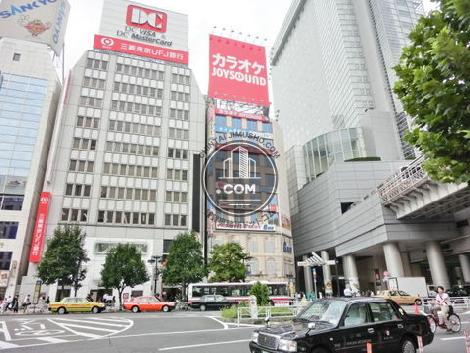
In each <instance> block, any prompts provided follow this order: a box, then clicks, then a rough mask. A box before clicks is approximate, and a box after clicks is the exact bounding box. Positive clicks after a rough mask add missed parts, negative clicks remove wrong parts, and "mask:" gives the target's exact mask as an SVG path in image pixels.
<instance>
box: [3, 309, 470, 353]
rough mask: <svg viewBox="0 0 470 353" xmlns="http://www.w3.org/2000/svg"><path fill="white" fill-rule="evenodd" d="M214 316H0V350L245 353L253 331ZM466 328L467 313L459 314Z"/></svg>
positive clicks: (459, 343) (437, 350)
mask: <svg viewBox="0 0 470 353" xmlns="http://www.w3.org/2000/svg"><path fill="white" fill-rule="evenodd" d="M217 314H218V313H217V312H212V313H211V312H204V313H201V312H171V313H138V314H131V313H117V314H116V313H113V314H111V313H110V314H106V313H102V314H97V315H90V314H68V315H62V316H59V315H37V316H21V315H18V316H4V317H0V350H3V351H5V352H25V353H79V352H80V353H82V352H86V353H157V352H175V353H189V352H191V353H220V352H223V353H248V352H249V350H248V342H249V339H250V336H251V332H252V330H253V327H251V326H249V327H236V326H235V325H227V324H224V323H222V322H220V321H219V320H218V318H217V317H216V316H217ZM461 317H462V321H463V323H464V328H467V329H470V312H469V313H468V314H463V315H462V316H461ZM424 352H425V353H443V352H445V353H462V352H465V341H464V337H463V334H459V335H454V334H448V333H446V332H443V331H440V332H438V333H437V334H436V336H435V339H434V342H433V344H432V345H430V346H426V347H425V349H424Z"/></svg>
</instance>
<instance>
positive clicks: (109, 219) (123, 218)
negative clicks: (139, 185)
mask: <svg viewBox="0 0 470 353" xmlns="http://www.w3.org/2000/svg"><path fill="white" fill-rule="evenodd" d="M98 223H114V224H139V225H154V224H155V214H153V213H144V212H124V211H98Z"/></svg>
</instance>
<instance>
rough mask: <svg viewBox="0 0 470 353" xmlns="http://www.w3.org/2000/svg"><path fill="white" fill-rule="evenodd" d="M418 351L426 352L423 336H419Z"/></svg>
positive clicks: (420, 352)
mask: <svg viewBox="0 0 470 353" xmlns="http://www.w3.org/2000/svg"><path fill="white" fill-rule="evenodd" d="M418 352H419V353H424V346H423V337H422V336H418Z"/></svg>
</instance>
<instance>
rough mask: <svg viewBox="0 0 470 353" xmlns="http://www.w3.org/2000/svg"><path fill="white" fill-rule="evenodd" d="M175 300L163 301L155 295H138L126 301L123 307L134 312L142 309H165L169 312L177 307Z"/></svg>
mask: <svg viewBox="0 0 470 353" xmlns="http://www.w3.org/2000/svg"><path fill="white" fill-rule="evenodd" d="M175 305H176V303H175V302H162V301H160V300H159V299H157V298H155V297H136V298H132V299H131V300H130V301H128V302H125V303H124V305H123V307H124V309H125V310H130V311H132V312H133V313H138V312H141V311H164V312H168V311H171V310H173V309H174V308H175Z"/></svg>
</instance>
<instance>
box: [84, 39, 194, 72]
mask: <svg viewBox="0 0 470 353" xmlns="http://www.w3.org/2000/svg"><path fill="white" fill-rule="evenodd" d="M93 48H95V49H102V50H112V51H117V52H121V53H126V54H132V55H137V56H144V57H146V58H152V59H158V60H164V61H171V62H174V63H179V64H186V65H187V64H188V52H187V51H183V50H174V49H168V48H162V47H157V46H155V45H149V44H142V43H138V42H132V41H130V40H125V39H119V38H114V37H106V36H102V35H99V34H95V43H94V45H93Z"/></svg>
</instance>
